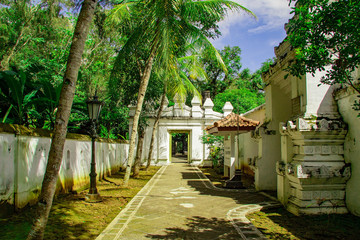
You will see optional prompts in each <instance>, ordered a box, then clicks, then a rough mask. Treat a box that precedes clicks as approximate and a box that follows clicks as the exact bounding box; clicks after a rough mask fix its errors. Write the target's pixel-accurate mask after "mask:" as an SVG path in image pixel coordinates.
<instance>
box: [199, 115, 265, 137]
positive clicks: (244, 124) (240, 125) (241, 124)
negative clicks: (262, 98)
mask: <svg viewBox="0 0 360 240" xmlns="http://www.w3.org/2000/svg"><path fill="white" fill-rule="evenodd" d="M259 124H260V122H259V121H254V120H252V119H249V118H245V117H242V116H240V115H238V114H235V113H230V114H229V115H227V116H226V117H225V118H223V119H221V120H219V121H216V122H215V123H214V124H213V125H212V126H209V127H207V128H206V129H205V130H206V131H208V132H209V133H213V132H220V131H251V130H254V129H255V128H256V127H257V126H258V125H259Z"/></svg>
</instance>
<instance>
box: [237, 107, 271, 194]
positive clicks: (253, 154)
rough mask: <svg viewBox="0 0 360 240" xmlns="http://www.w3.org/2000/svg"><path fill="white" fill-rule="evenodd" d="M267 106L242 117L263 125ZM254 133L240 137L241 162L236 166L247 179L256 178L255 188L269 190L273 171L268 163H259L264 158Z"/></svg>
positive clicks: (255, 109)
mask: <svg viewBox="0 0 360 240" xmlns="http://www.w3.org/2000/svg"><path fill="white" fill-rule="evenodd" d="M265 107H266V106H265V104H263V105H261V106H259V107H257V108H254V109H252V110H250V111H248V112H246V113H244V114H242V116H244V117H246V118H250V119H252V120H255V121H259V122H260V125H262V124H263V123H264V121H265ZM253 135H254V133H253V132H248V133H243V134H240V135H238V149H239V155H238V156H239V162H238V164H237V165H236V167H237V168H238V169H241V170H242V171H243V173H244V174H246V175H247V177H252V178H254V179H253V180H254V186H255V188H256V189H257V190H266V189H268V186H269V184H268V179H271V177H272V171H271V170H269V167H268V166H267V164H268V162H266V161H259V159H260V158H262V156H261V155H260V154H261V151H260V150H261V148H260V145H259V139H257V138H254V136H253Z"/></svg>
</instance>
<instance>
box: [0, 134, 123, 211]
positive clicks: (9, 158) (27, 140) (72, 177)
mask: <svg viewBox="0 0 360 240" xmlns="http://www.w3.org/2000/svg"><path fill="white" fill-rule="evenodd" d="M50 145H51V138H48V137H34V136H23V135H14V134H10V133H0V207H1V205H3V204H9V205H13V206H14V207H16V208H23V207H25V206H26V205H27V204H30V205H31V204H34V203H36V201H37V197H38V195H39V194H40V191H41V184H42V180H43V177H44V174H45V170H46V164H47V157H48V153H49V150H50ZM95 148H96V171H97V174H98V176H97V177H98V178H102V177H103V176H104V175H110V174H111V173H112V172H114V171H117V170H119V169H120V168H121V167H122V166H123V165H124V164H125V161H126V160H127V154H128V144H127V143H106V142H96V147H95ZM90 161H91V141H89V140H73V139H67V140H66V142H65V147H64V154H63V161H62V164H61V168H60V176H59V181H58V191H63V192H69V191H72V190H74V189H77V188H79V187H82V186H84V185H86V184H88V183H89V173H90Z"/></svg>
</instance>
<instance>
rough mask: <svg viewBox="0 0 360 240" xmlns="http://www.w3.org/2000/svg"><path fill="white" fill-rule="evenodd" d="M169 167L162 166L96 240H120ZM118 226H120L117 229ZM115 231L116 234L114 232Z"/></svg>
mask: <svg viewBox="0 0 360 240" xmlns="http://www.w3.org/2000/svg"><path fill="white" fill-rule="evenodd" d="M166 168H167V166H162V167H161V168H160V169H159V170H158V171H157V172H156V173H155V175H154V176H153V177H152V178H151V179H150V180H149V182H148V183H147V184H146V185H145V186H144V187H143V188H142V189H141V190H140V191H139V192H138V193H137V194H136V196H135V197H134V198H133V199H131V201H130V202H129V203H128V204H127V205H126V207H125V208H124V209H123V210H121V212H120V213H119V214H118V215H117V216H116V217H115V218H114V220H113V221H112V222H111V223H110V224H109V225H108V226H107V227H106V228H105V230H104V231H102V233H100V235H99V236H98V237H97V238H96V240H102V239H110V238H111V239H114V240H115V239H116V240H117V239H120V236H121V234H122V232H123V231H124V230H125V228H126V227H127V226H128V224H129V222H130V221H131V220H132V219H133V217H134V216H135V214H136V212H137V211H138V209H139V208H140V206H141V204H142V203H143V201H144V200H145V198H146V196H147V195H148V194H149V192H150V191H151V190H152V188H153V187H154V186H155V184H156V183H157V182H158V181H159V179H160V177H161V175H162V174H163V173H164V172H165V170H166ZM116 225H120V226H119V227H116ZM114 231H115V232H114Z"/></svg>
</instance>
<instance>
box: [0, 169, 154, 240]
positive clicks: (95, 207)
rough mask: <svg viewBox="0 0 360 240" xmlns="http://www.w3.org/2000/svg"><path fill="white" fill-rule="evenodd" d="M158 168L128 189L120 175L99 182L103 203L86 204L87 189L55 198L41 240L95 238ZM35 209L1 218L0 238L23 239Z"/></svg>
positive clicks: (121, 174)
mask: <svg viewBox="0 0 360 240" xmlns="http://www.w3.org/2000/svg"><path fill="white" fill-rule="evenodd" d="M158 169H159V167H151V168H150V170H149V171H148V172H145V171H141V172H140V177H139V178H138V179H130V181H129V185H128V187H126V188H124V187H122V186H121V184H122V182H123V176H124V173H123V172H119V173H116V174H113V175H112V176H109V177H106V180H102V181H98V182H97V187H98V191H99V193H100V195H101V196H102V198H103V202H100V203H89V202H85V201H84V199H85V195H86V193H87V192H88V189H85V190H83V191H81V192H79V193H78V194H69V195H61V196H58V197H57V198H56V199H55V200H54V204H53V207H52V209H51V213H50V217H49V222H48V225H47V227H46V231H45V236H44V239H47V240H55V239H80V240H82V239H84V240H85V239H86V240H88V239H95V238H96V236H98V235H99V234H100V233H101V232H102V230H103V229H105V227H106V226H107V225H108V224H109V223H110V222H111V221H112V219H114V217H115V216H116V215H117V214H119V212H120V211H121V209H123V208H124V207H125V206H126V204H127V203H128V202H129V201H130V200H131V199H132V198H133V197H134V196H135V195H136V194H137V193H138V192H139V191H140V189H141V188H142V187H143V186H144V185H145V184H146V183H147V182H148V181H149V180H150V178H151V177H152V176H153V175H154V174H155V173H156V172H157V170H158ZM33 216H34V209H33V208H27V209H26V210H23V211H22V212H20V213H18V214H15V215H13V216H12V217H10V218H7V219H0V232H1V235H0V239H11V240H13V239H14V240H15V239H19V240H20V239H25V238H26V236H27V233H28V231H29V230H30V227H31V220H32V219H33Z"/></svg>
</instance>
